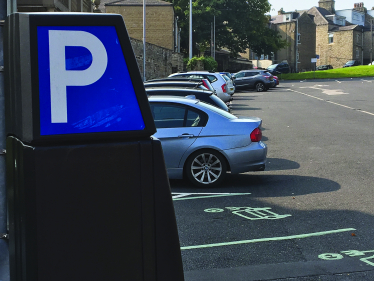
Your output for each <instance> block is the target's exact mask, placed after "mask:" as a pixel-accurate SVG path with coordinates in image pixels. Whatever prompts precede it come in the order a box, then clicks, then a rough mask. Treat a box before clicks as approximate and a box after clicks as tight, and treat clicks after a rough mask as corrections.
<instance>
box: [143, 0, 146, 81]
mask: <svg viewBox="0 0 374 281" xmlns="http://www.w3.org/2000/svg"><path fill="white" fill-rule="evenodd" d="M145 6H146V0H143V81H145V47H146V43H145Z"/></svg>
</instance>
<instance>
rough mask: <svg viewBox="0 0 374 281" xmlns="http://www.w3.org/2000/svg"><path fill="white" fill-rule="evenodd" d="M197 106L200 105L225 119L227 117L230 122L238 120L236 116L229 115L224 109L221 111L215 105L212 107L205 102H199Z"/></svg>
mask: <svg viewBox="0 0 374 281" xmlns="http://www.w3.org/2000/svg"><path fill="white" fill-rule="evenodd" d="M197 104H199V105H200V106H202V107H205V108H207V109H209V110H210V111H213V112H215V113H217V114H219V115H221V116H223V117H226V118H227V119H230V120H233V119H238V117H236V116H235V115H232V114H231V113H228V112H227V111H224V110H223V109H220V108H218V107H215V106H214V105H210V104H208V103H205V102H198V103H197Z"/></svg>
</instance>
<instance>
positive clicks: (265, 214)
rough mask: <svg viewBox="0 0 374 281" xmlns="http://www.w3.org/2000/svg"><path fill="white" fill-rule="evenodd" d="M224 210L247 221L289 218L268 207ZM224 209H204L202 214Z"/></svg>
mask: <svg viewBox="0 0 374 281" xmlns="http://www.w3.org/2000/svg"><path fill="white" fill-rule="evenodd" d="M225 209H227V210H229V211H231V212H232V214H234V215H237V216H240V217H243V218H245V219H248V220H277V219H283V218H286V217H290V216H291V215H289V214H287V215H279V214H277V213H274V212H272V211H270V210H271V208H269V207H265V208H252V207H226V208H225ZM225 209H219V208H210V209H205V210H204V212H207V213H221V212H224V211H225Z"/></svg>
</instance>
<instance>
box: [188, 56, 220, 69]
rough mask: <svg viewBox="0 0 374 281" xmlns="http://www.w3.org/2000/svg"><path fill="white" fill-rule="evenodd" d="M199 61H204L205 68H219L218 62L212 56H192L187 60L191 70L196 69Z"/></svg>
mask: <svg viewBox="0 0 374 281" xmlns="http://www.w3.org/2000/svg"><path fill="white" fill-rule="evenodd" d="M198 61H202V62H203V64H204V70H209V71H215V70H216V69H217V66H218V62H216V61H215V60H214V58H212V57H192V58H191V59H190V60H189V61H188V62H187V68H188V69H189V70H192V69H194V68H195V67H196V64H197V62H198Z"/></svg>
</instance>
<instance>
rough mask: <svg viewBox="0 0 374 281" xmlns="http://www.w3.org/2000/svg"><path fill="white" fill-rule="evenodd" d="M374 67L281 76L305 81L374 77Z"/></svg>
mask: <svg viewBox="0 0 374 281" xmlns="http://www.w3.org/2000/svg"><path fill="white" fill-rule="evenodd" d="M373 76H374V66H372V65H362V66H355V67H346V68H336V69H330V70H318V71H315V72H314V71H308V72H302V73H289V74H282V75H281V76H279V78H281V79H282V80H305V79H324V78H325V79H328V78H329V79H338V78H353V77H373Z"/></svg>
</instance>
